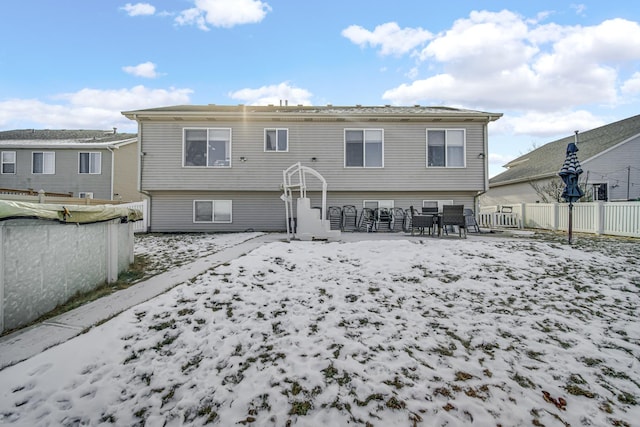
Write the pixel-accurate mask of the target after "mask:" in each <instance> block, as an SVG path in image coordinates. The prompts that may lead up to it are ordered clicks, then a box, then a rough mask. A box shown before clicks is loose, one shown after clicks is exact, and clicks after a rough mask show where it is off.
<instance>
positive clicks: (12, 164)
mask: <svg viewBox="0 0 640 427" xmlns="http://www.w3.org/2000/svg"><path fill="white" fill-rule="evenodd" d="M2 173H6V174H15V173H16V152H15V151H3V152H2Z"/></svg>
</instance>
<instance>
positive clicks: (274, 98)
mask: <svg viewBox="0 0 640 427" xmlns="http://www.w3.org/2000/svg"><path fill="white" fill-rule="evenodd" d="M1 13H2V26H0V130H9V129H24V128H37V129H41V128H49V129H75V128H81V129H110V128H112V127H117V128H118V130H119V131H128V132H136V130H137V128H136V124H135V123H134V122H132V121H129V120H128V119H126V118H124V117H123V116H122V115H121V114H120V112H121V111H126V110H132V109H140V108H153V107H161V106H168V105H177V104H221V105H227V104H228V105H235V104H270V103H271V104H277V103H278V102H279V100H288V102H289V104H290V105H292V104H293V105H295V104H305V105H326V104H333V105H355V104H362V105H384V104H392V105H414V104H420V105H445V106H450V107H461V108H470V109H476V110H483V111H489V112H496V113H503V114H504V116H503V117H502V118H501V119H500V120H498V121H497V122H495V123H493V124H492V125H490V128H489V151H490V153H489V162H490V174H491V175H495V174H496V173H499V172H500V171H502V170H503V169H502V168H501V165H503V164H505V163H506V162H507V161H509V160H511V159H513V158H515V157H517V156H519V155H521V154H524V153H526V152H528V151H530V150H531V149H532V148H533V147H535V146H539V145H542V144H545V143H547V142H550V141H553V140H555V139H558V138H561V137H564V136H569V135H573V132H574V131H575V130H580V131H586V130H589V129H593V128H595V127H598V126H601V125H604V124H608V123H611V122H614V121H617V120H621V119H624V118H627V117H631V116H634V115H636V114H639V113H640V3H638V2H630V1H628V0H624V1H617V0H612V1H606V2H604V1H602V0H597V1H595V0H592V1H584V2H580V3H577V2H571V1H567V2H565V1H550V0H541V1H536V2H524V1H523V2H521V1H498V0H488V1H482V2H479V1H478V2H474V1H469V0H466V1H462V0H449V1H446V2H429V1H425V0H415V1H413V0H412V1H403V0H397V1H395V2H391V1H378V0H343V1H333V0H325V1H316V0H305V1H291V0H265V1H261V0H174V1H169V0H159V1H155V0H151V1H148V2H141V3H135V2H131V3H127V2H125V1H116V0H102V1H72V0H59V1H55V2H53V1H49V0H20V1H10V2H4V3H3V8H2V12H1Z"/></svg>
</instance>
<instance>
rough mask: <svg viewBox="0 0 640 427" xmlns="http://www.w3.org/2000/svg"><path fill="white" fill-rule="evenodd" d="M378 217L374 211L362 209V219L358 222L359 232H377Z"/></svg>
mask: <svg viewBox="0 0 640 427" xmlns="http://www.w3.org/2000/svg"><path fill="white" fill-rule="evenodd" d="M375 223H376V217H375V213H374V211H373V209H371V208H362V210H361V211H360V219H359V220H358V231H366V232H367V233H370V232H372V231H375Z"/></svg>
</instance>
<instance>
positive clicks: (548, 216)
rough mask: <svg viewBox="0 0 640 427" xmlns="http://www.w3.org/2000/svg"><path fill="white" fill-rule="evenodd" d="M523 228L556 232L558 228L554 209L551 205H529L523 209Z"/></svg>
mask: <svg viewBox="0 0 640 427" xmlns="http://www.w3.org/2000/svg"><path fill="white" fill-rule="evenodd" d="M525 213H526V215H525V217H524V220H523V224H522V225H523V226H524V227H527V228H544V229H546V230H556V229H557V227H558V224H557V217H556V209H555V205H554V204H553V203H531V204H527V205H526V207H525Z"/></svg>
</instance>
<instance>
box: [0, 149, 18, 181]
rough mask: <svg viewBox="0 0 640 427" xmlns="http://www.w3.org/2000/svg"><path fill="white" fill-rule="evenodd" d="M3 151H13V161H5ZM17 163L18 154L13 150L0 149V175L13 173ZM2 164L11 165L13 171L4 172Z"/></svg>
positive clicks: (16, 168)
mask: <svg viewBox="0 0 640 427" xmlns="http://www.w3.org/2000/svg"><path fill="white" fill-rule="evenodd" d="M5 153H13V162H5V161H4V155H5ZM17 163H18V155H17V153H16V152H15V151H2V152H0V174H2V175H15V174H16V172H17V171H18V167H17ZM4 165H13V172H5V171H4Z"/></svg>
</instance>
